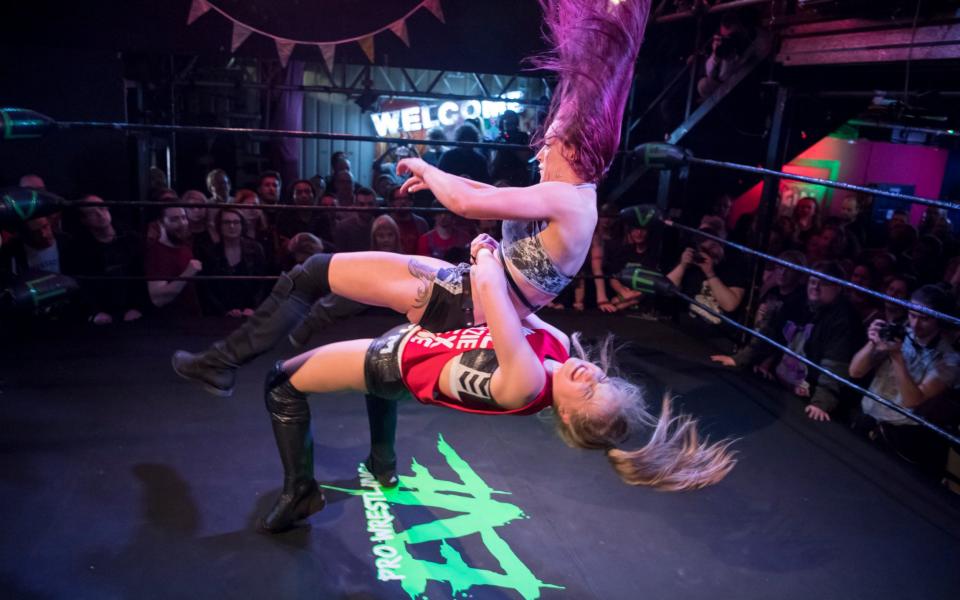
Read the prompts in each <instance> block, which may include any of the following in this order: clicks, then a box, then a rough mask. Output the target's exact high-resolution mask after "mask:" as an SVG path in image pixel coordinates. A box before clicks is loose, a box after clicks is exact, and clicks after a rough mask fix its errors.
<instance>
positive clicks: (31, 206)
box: [3, 190, 38, 221]
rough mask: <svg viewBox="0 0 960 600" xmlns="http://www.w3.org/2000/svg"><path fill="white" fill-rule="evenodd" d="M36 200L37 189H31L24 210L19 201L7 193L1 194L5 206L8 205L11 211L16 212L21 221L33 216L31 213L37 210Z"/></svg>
mask: <svg viewBox="0 0 960 600" xmlns="http://www.w3.org/2000/svg"><path fill="white" fill-rule="evenodd" d="M37 200H38V197H37V191H36V190H31V192H30V200H29V201H28V203H27V210H26V211H24V210H23V207H21V206H20V202H17V201H16V200H14V199H13V197H11V196H10V195H8V194H4V196H3V201H4V202H6V203H7V206H9V207H10V208H11V209H12V210H13V212H15V213H17V215H18V216H19V217H20V219H21V220H22V221H27V220H29V219H30V217H32V216H33V213H34V212H35V211H36V210H37Z"/></svg>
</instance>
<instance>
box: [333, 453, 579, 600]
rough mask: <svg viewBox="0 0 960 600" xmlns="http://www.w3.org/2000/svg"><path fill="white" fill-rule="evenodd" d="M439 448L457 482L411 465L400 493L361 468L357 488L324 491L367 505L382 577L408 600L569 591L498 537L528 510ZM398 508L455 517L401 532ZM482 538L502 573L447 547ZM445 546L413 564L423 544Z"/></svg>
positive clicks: (527, 597) (529, 597)
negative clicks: (499, 591)
mask: <svg viewBox="0 0 960 600" xmlns="http://www.w3.org/2000/svg"><path fill="white" fill-rule="evenodd" d="M437 450H439V451H440V454H441V455H442V456H443V457H444V458H446V459H447V464H448V465H449V466H450V468H451V469H453V471H454V473H456V474H457V476H458V477H459V478H460V481H445V480H443V479H437V478H436V477H434V476H433V475H431V474H430V471H429V470H428V469H427V468H426V467H424V466H423V465H421V464H419V463H417V461H416V460H414V461H413V465H412V466H411V470H412V471H413V475H412V476H402V477H400V484H399V485H398V486H397V487H396V488H392V489H385V488H381V487H380V484H379V483H378V482H377V480H376V479H375V478H374V477H373V476H372V475H371V474H370V473H369V472H367V469H366V468H365V467H364V466H363V464H361V465H360V466H359V468H358V473H359V475H360V489H357V490H353V489H345V488H339V487H333V486H323V487H326V488H328V489H332V490H338V491H341V492H345V493H347V494H350V495H353V496H359V497H360V498H362V499H363V508H364V517H365V521H366V524H367V526H366V530H367V534H369V540H370V542H371V544H372V546H371V549H370V554H371V560H372V562H373V566H374V568H375V569H376V573H377V579H379V580H380V581H384V582H389V581H396V582H399V584H400V586H401V587H402V588H403V591H404V592H406V593H407V594H408V595H409V596H410V597H411V598H418V597H421V596H422V595H423V594H424V593H425V591H426V589H427V584H428V583H429V582H431V581H433V582H440V583H445V584H447V585H449V586H450V590H451V592H452V595H454V596H457V595H464V596H466V595H467V592H468V591H469V590H470V589H471V588H473V587H474V586H480V585H483V586H495V587H500V588H505V589H510V590H514V591H515V592H517V593H518V594H519V595H520V596H521V597H522V598H524V600H534V599H535V598H539V597H540V591H541V590H542V589H544V588H553V589H564V588H563V587H562V586H557V585H552V584H549V583H544V582H542V581H540V580H539V579H537V577H536V576H535V575H534V574H533V572H532V571H530V569H529V568H528V567H527V566H526V565H525V564H524V563H523V561H521V560H520V558H519V557H518V556H517V555H516V553H515V552H514V551H513V549H512V548H510V546H509V545H508V544H507V542H506V540H504V539H503V538H501V537H500V535H499V534H498V533H497V531H496V530H497V528H498V527H503V526H505V525H507V524H508V523H510V522H511V521H514V520H516V519H521V518H524V517H525V515H524V513H523V511H522V510H521V509H520V508H519V507H517V506H515V505H513V504H510V503H508V502H503V501H502V500H496V499H494V498H493V495H494V494H496V495H499V496H503V495H507V494H509V492H501V491H497V490H494V489H492V488H491V487H490V486H488V485H487V484H486V482H485V481H483V480H482V479H481V478H480V476H479V475H477V473H476V472H475V471H474V470H473V469H472V468H471V467H470V465H469V464H467V462H466V461H465V460H463V458H461V457H460V455H459V454H457V452H456V451H455V450H454V449H453V448H452V447H451V446H450V445H449V444H448V443H447V442H446V441H445V440H444V439H443V436H439V439H438V440H437ZM398 506H419V507H427V508H432V509H443V512H444V514H446V513H447V512H448V511H449V512H450V513H453V514H452V515H451V516H447V517H444V518H437V519H436V520H434V521H428V522H425V523H416V524H413V525H411V526H409V527H406V528H404V529H401V528H400V526H399V525H400V523H399V522H398V520H397V519H396V518H395V517H394V515H393V509H394V508H395V507H398ZM475 534H479V537H480V539H482V540H483V543H484V545H485V546H486V549H487V551H488V552H489V553H490V554H491V555H493V557H494V558H496V560H497V563H498V564H499V565H500V568H501V569H502V571H500V572H498V571H491V570H489V569H481V568H477V567H473V566H471V565H469V564H467V560H466V559H465V558H464V556H463V555H462V554H461V553H460V552H458V551H457V550H456V549H455V548H454V547H453V546H451V545H450V544H449V542H450V541H453V540H455V539H458V538H466V537H468V536H474V535H475ZM437 542H439V543H440V556H441V558H442V559H443V561H442V562H433V561H429V560H424V559H417V558H414V553H413V552H411V549H413V548H416V547H417V545H418V544H427V545H430V544H436V543H437Z"/></svg>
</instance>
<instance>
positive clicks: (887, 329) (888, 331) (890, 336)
mask: <svg viewBox="0 0 960 600" xmlns="http://www.w3.org/2000/svg"><path fill="white" fill-rule="evenodd" d="M877 336H878V337H879V338H880V339H881V340H883V341H885V342H896V341H902V340H903V338H905V337H906V336H907V328H906V327H905V326H904V325H903V324H901V323H890V322H886V323H884V324H883V325H881V326H880V328H879V330H878V331H877Z"/></svg>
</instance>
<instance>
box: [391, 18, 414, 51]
mask: <svg viewBox="0 0 960 600" xmlns="http://www.w3.org/2000/svg"><path fill="white" fill-rule="evenodd" d="M390 31H392V32H394V33H395V34H397V37H398V38H400V41H402V42H403V44H404V45H405V46H406V47H407V48H409V47H410V36H409V35H408V34H407V22H406V21H404V20H403V19H400V20H399V21H397V22H396V23H394V24H393V25H391V26H390Z"/></svg>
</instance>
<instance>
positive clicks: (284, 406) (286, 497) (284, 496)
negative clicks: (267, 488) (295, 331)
mask: <svg viewBox="0 0 960 600" xmlns="http://www.w3.org/2000/svg"><path fill="white" fill-rule="evenodd" d="M282 367H283V363H282V362H278V363H277V364H276V365H275V366H274V368H273V369H272V370H271V371H270V373H268V374H267V381H266V384H265V386H264V396H265V401H266V404H267V411H268V412H269V413H270V421H271V423H272V424H273V435H274V437H275V438H276V440H277V450H279V452H280V462H282V463H283V490H282V491H281V492H280V497H279V498H277V501H276V502H274V504H273V508H271V509H270V512H269V513H267V514H266V516H264V517H263V518H262V519H260V522H259V523H258V528H259V529H260V530H261V531H263V532H266V533H279V532H281V531H286V530H287V529H290V528H291V527H293V525H294V523H296V522H297V521H299V520H301V519H305V518H307V517H309V516H310V515H312V514H313V513H315V512H317V511H319V510H320V509H322V508H323V507H324V504H326V501H325V500H324V497H323V492H322V491H320V489H319V488H318V487H317V481H316V480H315V479H314V478H313V436H312V434H311V432H310V406H309V405H308V404H307V395H306V394H304V393H303V392H301V391H300V390H298V389H297V388H295V387H293V385H292V384H291V383H290V378H289V375H287V374H286V373H284V372H283V368H282Z"/></svg>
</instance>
